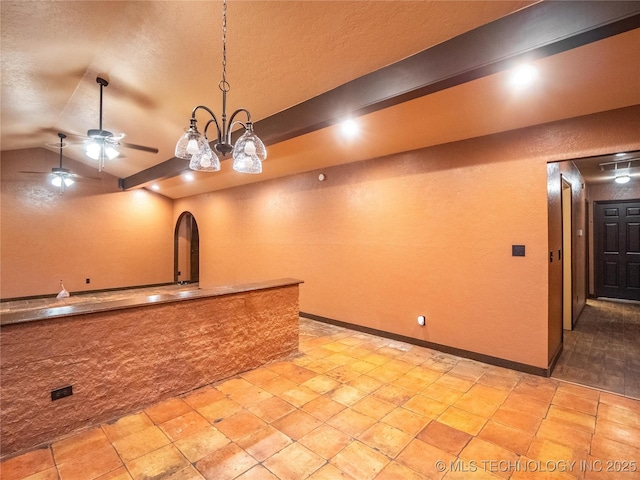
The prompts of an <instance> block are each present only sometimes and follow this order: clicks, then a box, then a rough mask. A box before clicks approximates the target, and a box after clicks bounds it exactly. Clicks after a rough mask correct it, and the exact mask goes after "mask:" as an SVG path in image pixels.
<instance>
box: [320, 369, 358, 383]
mask: <svg viewBox="0 0 640 480" xmlns="http://www.w3.org/2000/svg"><path fill="white" fill-rule="evenodd" d="M325 375H326V376H327V377H330V378H332V379H334V380H335V381H337V382H340V383H348V382H350V381H351V380H354V379H356V378H358V377H359V376H360V375H362V374H361V373H360V372H359V371H357V370H354V369H353V368H351V365H339V366H337V367H336V368H334V369H332V370H329V371H328V372H326V373H325Z"/></svg>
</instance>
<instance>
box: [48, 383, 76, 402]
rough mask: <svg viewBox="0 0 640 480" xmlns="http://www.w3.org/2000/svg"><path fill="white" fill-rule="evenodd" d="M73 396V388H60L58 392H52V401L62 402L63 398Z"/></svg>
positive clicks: (70, 386)
mask: <svg viewBox="0 0 640 480" xmlns="http://www.w3.org/2000/svg"><path fill="white" fill-rule="evenodd" d="M70 395H73V386H72V385H69V386H68V387H62V388H58V389H57V390H51V401H52V402H54V401H56V400H60V399H61V398H64V397H68V396H70Z"/></svg>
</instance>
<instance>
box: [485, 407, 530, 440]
mask: <svg viewBox="0 0 640 480" xmlns="http://www.w3.org/2000/svg"><path fill="white" fill-rule="evenodd" d="M491 419H492V420H494V421H496V422H498V423H501V424H503V425H506V426H508V427H512V428H515V429H518V430H521V431H523V432H524V433H527V434H529V435H535V433H536V432H537V431H538V428H539V427H540V423H542V418H541V417H537V416H535V415H531V414H529V413H524V412H520V411H518V410H514V409H512V408H507V407H500V408H499V409H498V410H497V411H496V413H495V414H494V415H493V417H491Z"/></svg>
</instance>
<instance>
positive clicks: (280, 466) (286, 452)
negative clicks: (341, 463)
mask: <svg viewBox="0 0 640 480" xmlns="http://www.w3.org/2000/svg"><path fill="white" fill-rule="evenodd" d="M324 463H325V460H324V459H323V458H322V457H320V456H318V455H316V454H315V453H313V452H312V451H310V450H309V449H308V448H306V447H305V446H304V445H301V444H299V443H297V442H296V443H292V444H291V445H289V446H288V447H286V448H284V449H283V450H280V451H279V452H278V453H276V454H275V455H273V456H272V457H271V458H269V459H267V460H265V461H264V462H263V465H264V466H265V467H267V468H268V469H269V470H270V471H271V472H272V473H273V474H275V475H276V476H277V477H278V478H279V479H280V480H299V479H301V478H307V477H308V476H309V475H311V474H312V473H313V472H315V471H316V470H318V469H319V468H320V467H322V465H324Z"/></svg>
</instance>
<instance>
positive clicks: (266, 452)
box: [237, 425, 293, 462]
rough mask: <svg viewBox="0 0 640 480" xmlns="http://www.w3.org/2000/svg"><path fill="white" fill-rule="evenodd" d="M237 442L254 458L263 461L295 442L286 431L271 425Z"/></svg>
mask: <svg viewBox="0 0 640 480" xmlns="http://www.w3.org/2000/svg"><path fill="white" fill-rule="evenodd" d="M237 443H238V445H239V446H240V447H241V448H243V449H244V450H245V451H246V452H248V453H249V454H250V455H251V456H252V457H253V458H255V459H256V460H258V461H259V462H262V461H264V460H266V459H267V458H269V457H270V456H271V455H273V454H275V453H277V452H279V451H280V450H282V449H283V448H285V447H286V446H288V445H290V444H291V443H293V441H292V440H291V438H289V437H288V436H287V435H285V434H284V433H282V432H280V431H278V430H276V429H275V428H273V427H271V426H270V425H265V426H264V427H262V428H260V429H258V430H255V431H254V432H252V433H251V434H249V435H247V436H245V437H244V438H242V439H240V440H238V442H237Z"/></svg>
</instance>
